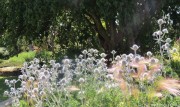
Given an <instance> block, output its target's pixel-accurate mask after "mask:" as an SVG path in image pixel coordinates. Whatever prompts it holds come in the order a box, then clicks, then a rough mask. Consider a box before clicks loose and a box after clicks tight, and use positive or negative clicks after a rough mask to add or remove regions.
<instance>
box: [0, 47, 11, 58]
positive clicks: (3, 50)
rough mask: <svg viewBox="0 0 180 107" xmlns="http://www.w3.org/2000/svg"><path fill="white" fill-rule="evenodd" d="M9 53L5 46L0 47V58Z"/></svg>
mask: <svg viewBox="0 0 180 107" xmlns="http://www.w3.org/2000/svg"><path fill="white" fill-rule="evenodd" d="M8 55H9V52H8V51H7V49H6V48H4V47H0V58H5V57H7V56H8Z"/></svg>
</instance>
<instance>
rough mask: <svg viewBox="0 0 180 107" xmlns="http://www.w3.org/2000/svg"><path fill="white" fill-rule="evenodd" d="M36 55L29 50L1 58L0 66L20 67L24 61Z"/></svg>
mask: <svg viewBox="0 0 180 107" xmlns="http://www.w3.org/2000/svg"><path fill="white" fill-rule="evenodd" d="M35 55H36V52H34V51H29V52H22V53H19V54H18V55H16V56H13V57H10V58H9V59H8V60H1V61H0V62H1V63H0V67H6V66H17V67H21V66H22V64H23V63H24V62H25V61H30V60H32V59H33V58H34V57H35Z"/></svg>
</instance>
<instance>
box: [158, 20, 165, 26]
mask: <svg viewBox="0 0 180 107" xmlns="http://www.w3.org/2000/svg"><path fill="white" fill-rule="evenodd" d="M157 22H158V24H159V25H162V24H164V23H165V21H164V20H163V19H159V20H158V21H157Z"/></svg>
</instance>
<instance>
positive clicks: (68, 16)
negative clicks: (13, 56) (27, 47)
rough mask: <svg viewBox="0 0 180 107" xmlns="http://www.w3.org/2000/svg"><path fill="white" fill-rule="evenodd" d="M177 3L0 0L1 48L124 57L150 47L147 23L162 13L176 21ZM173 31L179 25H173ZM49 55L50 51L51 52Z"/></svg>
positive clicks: (168, 0)
mask: <svg viewBox="0 0 180 107" xmlns="http://www.w3.org/2000/svg"><path fill="white" fill-rule="evenodd" d="M178 3H179V2H178V0H159V1H157V0H0V13H1V14H0V36H1V39H0V41H1V43H0V44H1V45H2V46H6V47H8V48H9V49H11V50H12V52H14V51H17V50H18V51H20V49H19V45H22V43H21V42H22V41H21V40H22V39H23V40H25V41H26V43H27V44H31V43H32V41H35V40H36V41H37V43H39V44H40V43H42V42H46V44H47V45H48V48H49V49H52V48H54V43H57V44H59V45H60V47H61V48H66V47H75V48H76V47H77V48H79V47H81V48H88V47H96V48H97V47H99V48H103V49H104V50H105V52H107V53H109V52H110V51H111V50H117V51H118V52H119V53H123V52H129V47H130V46H132V44H134V43H137V44H139V45H141V47H142V48H144V49H146V48H148V47H149V45H148V44H150V43H148V42H144V41H143V40H145V41H146V40H147V39H148V41H149V42H151V39H152V38H151V37H150V35H151V34H152V32H151V31H152V29H154V27H152V25H153V24H152V21H151V20H150V19H152V18H153V17H156V16H160V15H161V14H160V13H161V12H162V9H163V10H164V11H165V12H170V13H171V14H172V18H173V19H174V23H175V24H174V25H177V24H178V23H179V22H178V20H179V14H178V13H177V11H179V5H178ZM170 9H171V10H170ZM173 27H174V28H175V29H178V28H179V26H173ZM52 50H53V49H52Z"/></svg>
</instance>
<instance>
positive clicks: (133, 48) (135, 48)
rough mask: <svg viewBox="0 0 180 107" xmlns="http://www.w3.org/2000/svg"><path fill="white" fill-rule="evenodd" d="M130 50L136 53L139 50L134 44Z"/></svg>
mask: <svg viewBox="0 0 180 107" xmlns="http://www.w3.org/2000/svg"><path fill="white" fill-rule="evenodd" d="M131 49H132V50H134V51H136V50H138V49H139V46H137V45H136V44H134V45H133V46H132V47H131Z"/></svg>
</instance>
